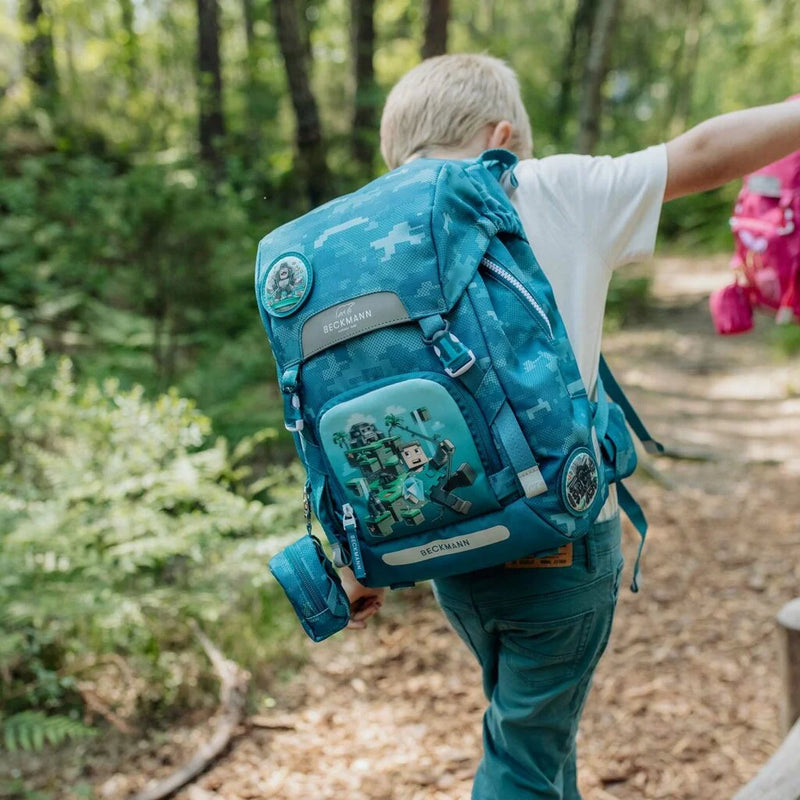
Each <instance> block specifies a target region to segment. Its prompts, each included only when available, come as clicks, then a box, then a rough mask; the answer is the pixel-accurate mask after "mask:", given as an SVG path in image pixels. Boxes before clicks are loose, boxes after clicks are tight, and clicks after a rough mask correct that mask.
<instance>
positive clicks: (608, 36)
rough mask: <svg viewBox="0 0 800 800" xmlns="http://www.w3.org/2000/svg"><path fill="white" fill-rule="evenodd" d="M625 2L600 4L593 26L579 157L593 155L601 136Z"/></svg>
mask: <svg viewBox="0 0 800 800" xmlns="http://www.w3.org/2000/svg"><path fill="white" fill-rule="evenodd" d="M621 5H622V0H600V4H599V6H598V8H597V14H596V17H595V24H594V25H593V26H592V38H591V41H590V44H589V56H588V58H587V59H586V67H585V69H584V73H583V81H582V87H581V103H580V108H579V110H578V139H577V143H576V149H577V151H578V152H579V153H591V152H592V151H593V150H594V148H595V145H596V144H597V140H598V138H599V136H600V117H601V114H602V111H603V84H604V83H605V80H606V76H607V74H608V60H609V55H610V53H611V46H612V44H613V41H614V34H615V33H616V29H617V22H618V20H619V11H620V7H621Z"/></svg>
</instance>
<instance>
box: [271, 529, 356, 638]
mask: <svg viewBox="0 0 800 800" xmlns="http://www.w3.org/2000/svg"><path fill="white" fill-rule="evenodd" d="M269 569H270V572H271V573H272V574H273V575H274V576H275V580H277V581H278V583H279V584H280V585H281V587H282V588H283V591H284V592H286V596H287V597H288V598H289V602H290V603H291V604H292V607H293V608H294V610H295V613H296V614H297V616H298V617H299V619H300V622H301V623H302V625H303V628H304V629H305V632H306V633H307V634H308V635H309V636H310V637H311V638H312V639H313V640H314V641H315V642H321V641H322V640H323V639H327V638H328V637H329V636H333V634H334V633H336V632H337V631H340V630H342V628H345V627H347V623H348V622H349V621H350V602H349V601H348V599H347V595H346V594H345V591H344V589H343V588H342V582H341V581H340V580H339V576H338V575H337V574H336V570H335V569H334V567H333V564H332V563H331V562H330V560H329V559H328V557H327V556H326V555H325V552H324V551H323V549H322V545H321V544H320V543H319V540H318V539H316V538H315V537H314V536H309V535H306V536H303V538H302V539H298V540H297V541H296V542H294V543H293V544H290V545H289V546H288V547H286V548H284V549H283V550H281V552H280V553H277V554H276V555H274V556H273V557H272V558H271V559H270V562H269Z"/></svg>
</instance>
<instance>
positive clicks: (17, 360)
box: [0, 308, 300, 746]
mask: <svg viewBox="0 0 800 800" xmlns="http://www.w3.org/2000/svg"><path fill="white" fill-rule="evenodd" d="M209 430H210V423H209V420H208V418H207V417H205V416H204V415H203V414H201V413H200V412H199V411H198V410H197V409H196V408H195V407H194V404H193V403H192V402H191V401H190V400H187V399H185V398H183V397H180V396H179V395H178V394H177V393H176V392H174V391H172V392H168V393H166V394H163V395H161V396H160V397H158V398H157V399H156V400H154V401H148V400H147V399H146V398H145V395H144V392H143V390H142V389H141V387H134V388H133V389H130V390H126V391H123V390H122V389H121V388H120V386H119V383H118V382H117V381H115V380H113V379H109V380H106V381H104V382H103V383H102V384H101V385H97V384H95V383H89V384H87V385H86V386H80V385H79V384H78V383H77V382H76V380H75V378H74V375H73V371H72V367H71V363H70V361H69V360H68V359H66V358H61V359H60V360H59V361H58V362H57V364H55V365H52V366H51V365H49V364H48V363H47V362H46V360H45V353H44V348H43V346H42V343H41V342H40V341H39V340H37V339H36V338H33V337H29V336H28V335H26V333H25V330H24V328H23V326H22V324H21V322H20V320H19V319H18V317H16V316H15V315H14V313H13V312H12V311H11V310H10V309H9V308H5V309H3V310H2V312H0V461H1V462H2V467H0V675H2V676H3V683H2V688H0V709H2V710H3V713H4V714H5V716H6V722H5V724H4V727H5V728H6V731H7V732H8V731H9V730H12V731H14V730H16V731H21V730H23V728H24V726H23V727H20V726H21V725H22V723H25V722H27V724H28V727H29V728H31V730H33V729H36V725H35V724H34V723H37V724H38V723H40V722H42V719H41V718H40V717H35V716H33V717H31V716H28V717H20V716H19V714H20V713H27V712H32V711H37V712H38V711H41V712H47V713H59V714H67V715H68V714H69V712H70V711H73V712H77V711H78V710H80V709H82V708H83V707H84V706H85V703H86V699H87V698H88V697H94V698H96V697H97V696H98V695H100V696H101V697H102V702H101V703H100V704H98V703H97V702H95V703H94V705H93V708H94V709H95V710H96V709H97V708H100V707H102V708H106V709H108V713H109V714H112V713H113V714H117V715H121V716H126V715H132V714H134V713H135V712H136V711H141V710H142V709H143V708H149V709H151V710H152V709H153V708H159V707H164V706H165V705H168V704H169V703H174V702H181V701H188V700H190V699H191V700H195V701H196V700H197V699H198V698H201V699H202V698H203V697H205V696H206V694H205V687H204V686H203V680H204V674H205V672H206V666H205V663H204V659H203V657H202V656H200V655H199V651H197V650H196V648H194V645H193V642H192V640H191V635H190V633H189V631H188V629H187V625H186V622H187V618H195V619H197V620H199V621H200V622H201V624H203V625H204V626H205V627H206V628H208V629H209V630H210V631H211V632H212V635H215V636H216V638H217V639H218V641H219V642H220V643H221V645H222V646H223V648H224V649H226V650H227V652H228V653H229V654H230V655H232V656H233V657H236V658H239V659H240V660H242V661H243V662H244V663H245V664H247V665H248V666H252V667H257V666H258V665H259V663H260V662H262V661H263V660H264V659H265V658H266V657H267V655H268V652H267V648H268V647H270V646H274V641H275V633H276V632H277V634H278V635H279V636H283V633H284V631H285V629H286V627H287V623H283V622H281V620H280V619H279V618H278V617H279V616H280V614H281V613H282V609H283V607H282V606H280V605H277V606H276V603H275V601H276V591H277V590H276V588H275V585H274V583H273V582H272V581H271V579H270V578H268V571H267V568H266V562H267V559H268V557H269V554H270V552H271V551H272V550H274V549H275V547H276V543H275V542H276V540H275V539H274V537H273V538H272V539H270V535H271V534H274V533H275V532H276V531H283V530H286V529H287V528H288V529H290V530H291V529H292V528H294V527H296V526H297V525H298V523H299V522H300V519H299V516H300V515H299V514H298V513H296V512H299V511H300V503H299V502H285V501H286V500H287V499H288V498H289V497H290V496H292V495H294V497H297V496H298V494H299V489H298V488H297V487H298V482H297V480H296V477H295V476H294V475H291V474H289V473H287V472H285V471H284V472H278V471H275V472H273V473H271V474H269V475H267V476H265V477H264V478H263V479H262V480H260V481H257V482H252V478H253V476H252V475H251V474H250V469H249V468H248V467H247V466H246V464H245V459H246V457H247V456H249V455H250V453H251V452H252V450H253V448H254V447H256V446H257V445H258V442H259V441H261V440H264V439H267V438H269V437H270V436H271V435H272V432H270V431H267V432H264V433H262V434H261V435H260V436H259V437H256V438H252V439H249V440H244V441H243V442H242V443H241V444H240V445H239V446H237V448H236V449H235V450H233V452H231V451H230V449H229V447H228V445H227V443H226V441H225V440H223V439H217V440H216V441H209V440H208V434H209ZM295 493H297V494H295ZM257 498H259V499H257ZM270 631H272V635H271V636H270V633H269V632H270ZM270 642H272V643H273V644H272V645H271V644H270ZM196 652H197V653H198V655H197V656H195V653H196ZM15 715H16V716H15ZM13 720H16V722H13V726H12V727H9V725H12V723H11V722H10V721H13ZM47 724H48V725H50V726H51V727H50V728H48V727H46V726H44V727H42V726H40V728H41V730H40V733H37V734H33V733H30V734H29V735H28V740H27V741H30V742H31V743H33V744H35V743H36V742H37V741H42V742H43V741H45V740H49V741H53V739H54V737H55V738H57V737H58V736H68V735H72V734H73V733H74V731H77V728H75V729H74V730H73V729H70V728H69V726H66V725H62V727H61V728H59V727H58V724H59V723H57V722H56V721H51V722H49V723H47ZM53 726H54V727H53ZM48 730H50V731H51V732H50V733H48ZM7 735H8V736H11V737H12V739H10V741H19V743H20V744H22V745H23V746H24V744H25V742H26V739H23V738H21V737H22V734H21V733H11V734H8V733H7ZM32 736H35V737H36V738H35V739H32V738H31V737H32Z"/></svg>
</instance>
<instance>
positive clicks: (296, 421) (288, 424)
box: [283, 392, 303, 433]
mask: <svg viewBox="0 0 800 800" xmlns="http://www.w3.org/2000/svg"><path fill="white" fill-rule="evenodd" d="M283 400H284V402H283V405H284V410H283V411H284V420H285V421H284V423H283V426H284V428H286V430H287V431H289V432H290V433H300V431H302V430H303V414H302V412H301V410H300V395H298V394H297V393H296V392H291V393H289V392H284V396H283Z"/></svg>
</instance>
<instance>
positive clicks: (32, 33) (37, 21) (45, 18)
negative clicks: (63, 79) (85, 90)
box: [23, 0, 58, 108]
mask: <svg viewBox="0 0 800 800" xmlns="http://www.w3.org/2000/svg"><path fill="white" fill-rule="evenodd" d="M23 19H24V22H25V23H26V25H28V26H29V29H30V30H29V33H28V35H27V36H26V38H25V51H24V63H25V75H26V77H27V78H28V79H29V80H30V81H31V83H33V85H34V86H35V87H36V91H37V94H38V102H39V103H40V104H41V105H44V106H46V107H49V108H52V106H53V105H54V104H55V101H56V99H57V96H58V75H57V73H56V62H55V58H54V56H53V34H52V28H53V21H52V19H51V17H50V16H49V15H48V14H47V12H46V11H45V10H44V6H43V5H42V0H25V4H24V6H23Z"/></svg>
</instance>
